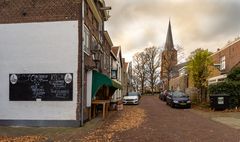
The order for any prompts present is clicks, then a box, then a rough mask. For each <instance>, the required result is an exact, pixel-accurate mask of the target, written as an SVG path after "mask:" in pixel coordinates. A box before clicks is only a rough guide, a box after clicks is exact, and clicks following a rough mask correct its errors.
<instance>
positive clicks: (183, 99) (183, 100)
mask: <svg viewBox="0 0 240 142" xmlns="http://www.w3.org/2000/svg"><path fill="white" fill-rule="evenodd" d="M166 104H167V105H170V106H171V107H186V108H191V101H190V99H189V97H188V96H187V95H186V94H185V93H183V92H179V91H175V92H171V93H170V94H169V95H168V96H167V98H166Z"/></svg>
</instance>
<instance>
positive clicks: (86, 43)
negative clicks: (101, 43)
mask: <svg viewBox="0 0 240 142" xmlns="http://www.w3.org/2000/svg"><path fill="white" fill-rule="evenodd" d="M89 39H90V33H89V30H88V28H87V26H86V25H84V39H83V46H84V51H85V52H86V53H88V54H89V53H90V43H89V42H90V40H89Z"/></svg>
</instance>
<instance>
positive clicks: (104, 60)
mask: <svg viewBox="0 0 240 142" xmlns="http://www.w3.org/2000/svg"><path fill="white" fill-rule="evenodd" d="M106 61H107V59H106V53H105V52H104V53H103V64H104V65H103V66H104V69H106V66H107V65H106Z"/></svg>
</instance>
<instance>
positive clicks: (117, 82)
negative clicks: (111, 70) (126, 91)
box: [112, 80, 122, 89]
mask: <svg viewBox="0 0 240 142" xmlns="http://www.w3.org/2000/svg"><path fill="white" fill-rule="evenodd" d="M112 87H114V88H117V89H122V85H121V83H120V82H119V81H117V80H112Z"/></svg>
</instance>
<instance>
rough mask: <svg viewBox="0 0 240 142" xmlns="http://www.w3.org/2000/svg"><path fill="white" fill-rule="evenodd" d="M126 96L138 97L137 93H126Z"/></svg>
mask: <svg viewBox="0 0 240 142" xmlns="http://www.w3.org/2000/svg"><path fill="white" fill-rule="evenodd" d="M128 96H138V93H137V92H131V93H128Z"/></svg>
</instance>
